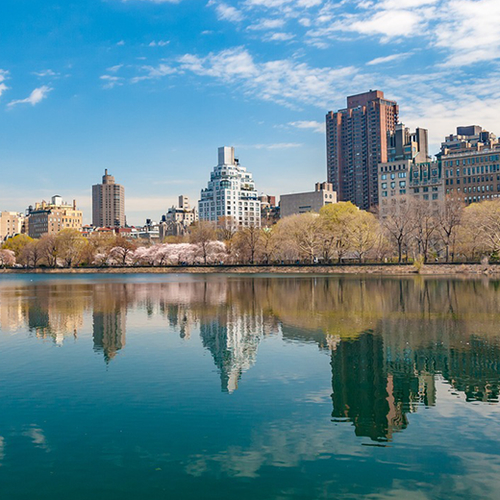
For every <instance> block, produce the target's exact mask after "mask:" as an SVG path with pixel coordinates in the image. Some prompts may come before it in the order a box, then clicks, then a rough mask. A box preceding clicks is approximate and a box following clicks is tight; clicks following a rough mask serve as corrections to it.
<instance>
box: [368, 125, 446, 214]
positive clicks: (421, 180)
mask: <svg viewBox="0 0 500 500" xmlns="http://www.w3.org/2000/svg"><path fill="white" fill-rule="evenodd" d="M427 137H428V133H427V130H426V129H423V128H417V129H416V131H415V132H410V130H409V129H408V128H406V127H405V126H404V125H403V124H398V125H397V126H396V129H395V130H394V131H389V132H388V136H387V143H388V161H387V162H384V163H380V165H379V172H378V189H379V199H380V201H379V215H380V216H381V217H386V216H387V215H389V214H390V213H394V211H395V210H397V209H398V207H401V206H404V204H406V203H408V201H409V200H411V199H414V200H418V199H421V200H423V201H425V202H429V205H430V206H431V207H432V206H433V205H435V206H436V208H438V207H437V205H438V203H439V202H441V201H443V200H444V186H443V184H444V182H443V175H442V168H441V163H440V162H439V161H431V158H430V157H429V149H428V139H427Z"/></svg>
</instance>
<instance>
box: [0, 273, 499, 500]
mask: <svg viewBox="0 0 500 500" xmlns="http://www.w3.org/2000/svg"><path fill="white" fill-rule="evenodd" d="M499 383H500V281H497V280H493V279H488V278H484V279H457V278H453V279H445V278H435V279H432V278H422V277H415V278H395V277H387V278H377V277H340V278H339V277H327V276H286V277H280V276H267V275H260V276H258V275H257V276H231V275H209V276H203V275H165V276H155V275H135V276H130V275H81V276H65V275H56V276H44V275H19V276H18V275H15V276H14V275H3V276H1V277H0V498H2V499H6V500H21V499H22V500H25V499H26V500H28V499H29V500H33V499H36V500H48V499H50V500H58V499H71V500H83V499H85V500H87V499H93V500H100V499H103V500H104V499H105V500H114V499H120V500H129V499H130V500H132V499H133V500H137V499H148V500H156V499H187V500H190V499H200V498H203V499H214V500H215V499H217V500H225V499H231V500H233V499H238V500H247V499H260V500H285V499H326V498H328V499H359V498H361V499H370V500H378V499H399V498H404V499H405V500H412V499H416V500H420V499H448V498H459V499H471V498H474V499H478V498H488V499H498V498H500V404H499Z"/></svg>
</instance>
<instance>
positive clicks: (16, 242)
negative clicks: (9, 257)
mask: <svg viewBox="0 0 500 500" xmlns="http://www.w3.org/2000/svg"><path fill="white" fill-rule="evenodd" d="M32 241H33V238H30V237H29V236H28V235H27V234H18V235H16V236H14V237H13V238H9V239H8V240H7V241H6V242H5V243H4V244H3V245H2V248H3V249H4V250H12V251H13V252H14V254H15V255H16V259H19V256H20V255H21V252H22V251H23V248H24V247H25V246H26V245H28V244H29V243H31V242H32Z"/></svg>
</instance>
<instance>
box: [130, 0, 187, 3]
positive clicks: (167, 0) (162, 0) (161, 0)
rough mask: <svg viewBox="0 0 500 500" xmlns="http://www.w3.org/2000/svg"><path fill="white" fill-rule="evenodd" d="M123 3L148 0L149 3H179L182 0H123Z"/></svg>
mask: <svg viewBox="0 0 500 500" xmlns="http://www.w3.org/2000/svg"><path fill="white" fill-rule="evenodd" d="M121 1H122V2H123V3H128V2H130V3H134V2H147V3H179V2H180V1H181V0H121Z"/></svg>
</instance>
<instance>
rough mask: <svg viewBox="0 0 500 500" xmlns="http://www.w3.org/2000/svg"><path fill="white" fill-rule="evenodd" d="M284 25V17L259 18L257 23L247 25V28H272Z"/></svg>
mask: <svg viewBox="0 0 500 500" xmlns="http://www.w3.org/2000/svg"><path fill="white" fill-rule="evenodd" d="M284 25H285V20H284V19H279V18H276V19H261V20H260V21H258V22H257V23H254V24H251V25H250V26H248V28H247V29H248V30H274V29H277V28H282V27H283V26H284Z"/></svg>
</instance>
